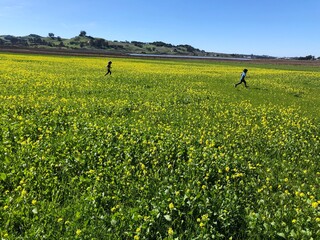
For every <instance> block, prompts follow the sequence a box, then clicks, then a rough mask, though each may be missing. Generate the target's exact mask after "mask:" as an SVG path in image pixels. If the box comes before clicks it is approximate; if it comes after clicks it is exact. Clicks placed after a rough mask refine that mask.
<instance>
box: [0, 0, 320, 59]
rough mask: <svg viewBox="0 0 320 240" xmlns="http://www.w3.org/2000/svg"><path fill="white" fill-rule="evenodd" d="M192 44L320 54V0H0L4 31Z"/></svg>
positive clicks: (237, 50) (234, 50) (204, 47)
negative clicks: (84, 34) (82, 34)
mask: <svg viewBox="0 0 320 240" xmlns="http://www.w3.org/2000/svg"><path fill="white" fill-rule="evenodd" d="M82 30H83V31H86V33H87V35H90V36H93V37H101V38H105V39H107V40H119V41H126V40H127V41H141V42H153V41H163V42H166V43H171V44H174V45H178V44H189V45H192V46H193V47H196V48H199V49H201V50H205V51H210V52H221V53H238V54H257V55H270V56H277V57H285V56H286V57H294V56H306V55H314V56H316V57H319V56H320V0H192V1H191V0H161V1H159V0H113V1H112V0H0V35H7V34H9V35H15V36H26V35H29V34H31V33H34V34H38V35H41V36H48V33H54V34H55V36H60V37H62V38H71V37H74V36H77V35H79V33H80V31H82Z"/></svg>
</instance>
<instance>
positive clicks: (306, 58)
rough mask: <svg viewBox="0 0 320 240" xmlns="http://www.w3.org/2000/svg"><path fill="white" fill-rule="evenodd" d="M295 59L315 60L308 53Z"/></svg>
mask: <svg viewBox="0 0 320 240" xmlns="http://www.w3.org/2000/svg"><path fill="white" fill-rule="evenodd" d="M297 59H298V60H315V56H312V55H308V56H305V57H299V58H297Z"/></svg>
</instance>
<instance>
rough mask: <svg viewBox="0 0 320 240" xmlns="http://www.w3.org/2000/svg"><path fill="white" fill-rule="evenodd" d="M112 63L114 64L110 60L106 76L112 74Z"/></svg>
mask: <svg viewBox="0 0 320 240" xmlns="http://www.w3.org/2000/svg"><path fill="white" fill-rule="evenodd" d="M111 64H112V62H111V61H109V62H108V65H107V70H108V71H107V73H106V74H105V76H107V75H108V74H109V73H110V75H111Z"/></svg>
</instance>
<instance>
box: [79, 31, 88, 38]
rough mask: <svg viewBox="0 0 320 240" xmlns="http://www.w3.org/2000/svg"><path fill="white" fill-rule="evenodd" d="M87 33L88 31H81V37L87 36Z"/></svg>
mask: <svg viewBox="0 0 320 240" xmlns="http://www.w3.org/2000/svg"><path fill="white" fill-rule="evenodd" d="M86 35H87V33H86V31H81V32H80V34H79V37H85V36H86Z"/></svg>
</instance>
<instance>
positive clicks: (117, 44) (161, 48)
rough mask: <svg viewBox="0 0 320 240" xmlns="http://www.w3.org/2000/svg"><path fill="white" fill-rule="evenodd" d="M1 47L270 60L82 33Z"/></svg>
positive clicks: (4, 40) (11, 40)
mask: <svg viewBox="0 0 320 240" xmlns="http://www.w3.org/2000/svg"><path fill="white" fill-rule="evenodd" d="M1 48H23V49H41V50H44V49H47V50H53V49H56V50H59V51H63V50H66V51H70V50H77V52H78V51H81V50H83V51H96V52H99V53H101V52H103V53H106V54H107V53H109V54H130V53H131V54H157V55H177V56H180V55H181V56H182V55H183V56H206V57H237V58H272V57H269V56H254V55H242V54H224V53H214V52H206V51H204V50H200V49H197V48H194V47H192V46H190V45H188V44H181V45H173V44H170V43H164V42H161V41H156V42H150V43H145V42H138V41H131V42H129V41H110V40H106V39H103V38H95V37H91V36H87V35H86V33H85V32H84V31H82V32H80V35H79V36H76V37H73V38H70V39H67V38H61V37H56V36H54V34H53V33H49V34H48V37H42V36H39V35H37V34H30V35H28V36H23V37H17V36H12V35H0V49H1Z"/></svg>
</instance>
